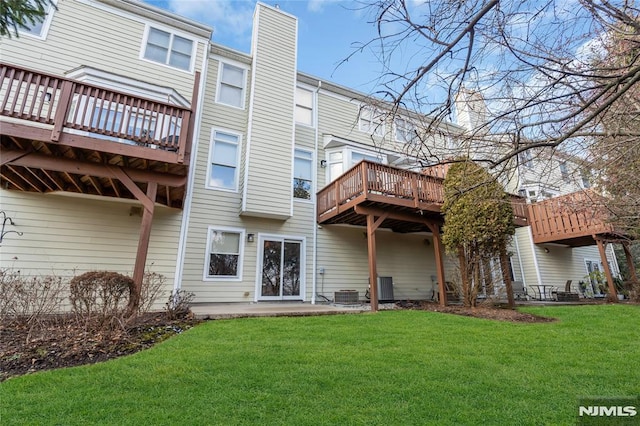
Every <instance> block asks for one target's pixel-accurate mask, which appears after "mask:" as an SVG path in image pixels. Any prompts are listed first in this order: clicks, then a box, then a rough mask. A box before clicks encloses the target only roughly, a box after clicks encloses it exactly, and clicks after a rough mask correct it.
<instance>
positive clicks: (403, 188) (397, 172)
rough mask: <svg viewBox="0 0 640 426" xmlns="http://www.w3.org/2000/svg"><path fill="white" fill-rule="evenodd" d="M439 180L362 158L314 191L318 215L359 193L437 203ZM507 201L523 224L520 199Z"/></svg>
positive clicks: (440, 193) (440, 198) (440, 200)
mask: <svg viewBox="0 0 640 426" xmlns="http://www.w3.org/2000/svg"><path fill="white" fill-rule="evenodd" d="M443 182H444V179H442V178H439V177H434V176H428V175H425V174H423V173H416V172H412V171H409V170H403V169H397V168H395V167H390V166H386V165H384V164H378V163H372V162H370V161H366V160H363V161H361V162H360V163H358V164H356V165H355V166H353V167H352V168H351V169H349V170H348V171H347V172H346V173H344V174H343V175H342V176H340V177H339V178H338V179H336V180H335V181H333V182H332V183H330V184H329V185H328V186H326V187H325V188H323V189H322V190H320V192H318V218H319V219H321V218H322V217H323V216H324V215H326V214H328V213H330V212H332V211H335V210H338V208H339V206H341V205H344V204H346V203H347V202H349V201H351V200H355V199H356V198H358V197H362V196H364V197H365V199H369V198H370V199H372V198H373V196H376V197H375V198H376V200H380V198H379V196H383V197H385V198H386V201H388V203H389V204H401V205H403V206H406V205H407V202H406V200H410V201H411V202H410V203H409V204H410V205H412V206H413V207H415V208H416V209H421V208H424V207H425V206H440V205H442V204H443V203H444V185H443ZM397 200H403V202H402V203H399V202H398V201H397ZM511 201H512V205H513V208H514V214H515V216H516V221H517V222H518V224H520V225H523V224H526V222H527V209H526V204H525V201H524V199H523V198H521V197H517V196H513V197H512V200H511ZM437 211H439V208H438V209H437ZM523 222H524V223H523Z"/></svg>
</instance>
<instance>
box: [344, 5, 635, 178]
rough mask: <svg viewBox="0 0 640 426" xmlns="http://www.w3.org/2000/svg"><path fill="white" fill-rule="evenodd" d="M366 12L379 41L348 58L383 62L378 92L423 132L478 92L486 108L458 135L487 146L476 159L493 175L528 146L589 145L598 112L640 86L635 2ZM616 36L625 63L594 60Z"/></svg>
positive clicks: (417, 7) (391, 7) (598, 120)
mask: <svg viewBox="0 0 640 426" xmlns="http://www.w3.org/2000/svg"><path fill="white" fill-rule="evenodd" d="M364 7H365V8H367V9H368V10H369V12H370V13H371V14H372V20H371V22H372V23H373V24H375V25H376V28H377V37H376V38H375V39H372V40H370V41H368V42H366V43H362V44H358V45H357V46H356V47H357V49H356V50H357V51H354V53H353V54H354V55H355V54H357V52H358V51H362V50H369V51H372V52H374V53H376V54H377V55H378V57H379V60H380V61H381V62H382V64H384V67H385V70H386V72H385V73H384V74H383V75H382V76H381V78H380V82H379V83H380V85H379V87H381V88H382V89H381V90H380V91H378V92H377V93H375V95H376V96H377V97H380V98H382V99H384V100H385V101H388V102H391V104H392V105H394V107H395V111H394V112H397V111H399V110H401V109H408V110H413V111H416V112H418V113H419V114H420V115H422V116H428V117H429V121H428V122H424V123H422V125H421V127H423V128H424V129H426V130H427V131H428V132H429V131H431V132H438V131H440V132H441V131H442V123H443V122H445V121H448V120H450V118H451V116H452V114H453V112H454V104H455V100H456V96H460V94H464V93H465V90H467V91H471V92H475V91H479V92H481V93H482V95H483V96H484V99H485V101H486V104H487V108H486V110H483V111H481V112H480V116H481V118H482V120H478V121H477V122H475V123H474V124H475V126H474V127H473V129H470V130H471V131H470V132H468V133H467V134H466V135H464V137H465V138H466V139H467V140H469V141H473V142H474V144H475V151H476V152H478V147H479V146H480V145H482V144H483V143H485V144H486V152H487V153H489V154H488V155H486V156H485V158H483V159H480V158H476V159H478V160H484V161H485V162H487V163H488V165H490V166H491V167H493V168H494V169H495V168H497V167H498V166H500V165H504V163H505V162H508V161H509V160H511V159H513V158H517V155H518V154H519V153H521V152H523V151H526V150H530V149H532V148H537V147H552V148H555V147H560V146H562V147H563V148H565V149H566V150H568V151H573V152H575V151H577V150H581V149H585V148H588V146H585V144H586V145H588V143H590V139H589V140H588V143H585V139H584V138H585V137H588V138H591V137H592V136H593V135H597V134H598V133H602V132H603V131H604V129H603V128H602V127H601V126H600V125H601V123H602V121H601V117H603V114H606V113H607V112H608V111H610V110H611V109H612V108H613V106H614V105H615V104H616V103H617V102H619V101H621V100H622V99H623V98H624V96H625V94H626V93H630V91H632V90H637V88H638V87H639V86H640V59H639V56H638V51H637V43H638V35H639V34H640V20H639V18H638V16H639V15H640V9H639V8H638V6H637V5H636V2H635V1H634V0H620V1H607V0H577V1H569V2H567V1H559V0H546V1H538V0H510V1H505V0H503V1H500V0H480V1H475V0H474V1H469V0H461V1H455V2H452V1H447V0H436V1H425V2H417V1H405V0H379V1H374V2H372V3H370V4H368V5H366V6H364ZM613 37H615V38H616V39H617V40H625V41H627V43H626V44H625V46H627V47H626V48H625V49H627V50H626V51H623V52H618V54H620V55H627V56H629V58H630V59H629V60H628V61H626V62H625V63H624V64H623V63H620V62H606V61H599V59H600V58H601V56H602V55H603V54H606V48H605V47H604V46H605V45H606V43H607V41H608V40H611V39H612V38H613ZM634 49H635V50H634ZM595 64H598V65H595ZM477 112H478V111H476V113H477ZM458 113H460V111H458ZM635 133H636V134H635V136H636V137H637V136H638V134H637V132H635ZM487 135H491V136H492V137H490V138H489V137H487ZM496 135H502V137H501V138H499V139H496V137H495V136H496ZM496 140H498V141H499V142H500V145H501V146H500V150H499V151H496V150H495V145H496ZM480 151H482V150H480ZM476 157H477V156H476ZM434 159H435V158H434Z"/></svg>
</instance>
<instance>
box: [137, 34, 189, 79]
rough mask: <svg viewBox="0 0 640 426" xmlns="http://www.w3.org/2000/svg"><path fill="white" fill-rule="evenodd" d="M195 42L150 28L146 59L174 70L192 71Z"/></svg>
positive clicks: (145, 50)
mask: <svg viewBox="0 0 640 426" xmlns="http://www.w3.org/2000/svg"><path fill="white" fill-rule="evenodd" d="M192 56H193V40H189V39H188V38H184V37H180V36H179V35H176V34H172V33H170V32H167V31H163V30H159V29H157V28H153V27H149V31H148V33H147V43H146V45H145V49H144V56H143V57H144V58H145V59H148V60H150V61H153V62H159V63H161V64H164V65H169V66H171V67H174V68H179V69H181V70H185V71H189V70H191V58H192Z"/></svg>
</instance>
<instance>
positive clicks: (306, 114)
mask: <svg viewBox="0 0 640 426" xmlns="http://www.w3.org/2000/svg"><path fill="white" fill-rule="evenodd" d="M296 123H298V124H304V125H305V126H313V91H312V90H308V89H304V88H302V87H296Z"/></svg>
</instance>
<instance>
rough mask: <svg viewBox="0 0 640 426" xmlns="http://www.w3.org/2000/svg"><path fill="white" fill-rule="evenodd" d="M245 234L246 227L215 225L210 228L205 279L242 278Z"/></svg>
mask: <svg viewBox="0 0 640 426" xmlns="http://www.w3.org/2000/svg"><path fill="white" fill-rule="evenodd" d="M244 236H245V231H244V229H236V228H225V227H214V226H210V227H209V228H208V235H207V258H206V261H205V273H204V278H205V279H209V280H216V279H218V280H234V281H239V280H241V279H242V253H243V252H244Z"/></svg>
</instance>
